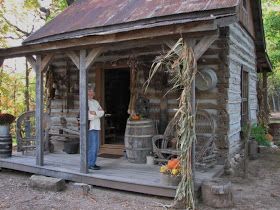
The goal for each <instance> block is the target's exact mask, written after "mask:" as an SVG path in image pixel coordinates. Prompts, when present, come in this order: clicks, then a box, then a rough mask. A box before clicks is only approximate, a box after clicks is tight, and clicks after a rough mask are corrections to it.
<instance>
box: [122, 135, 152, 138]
mask: <svg viewBox="0 0 280 210" xmlns="http://www.w3.org/2000/svg"><path fill="white" fill-rule="evenodd" d="M153 136H154V135H142V136H138V135H137V136H136V135H125V137H134V138H150V137H153Z"/></svg>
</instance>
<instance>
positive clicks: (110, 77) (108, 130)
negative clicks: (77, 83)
mask: <svg viewBox="0 0 280 210" xmlns="http://www.w3.org/2000/svg"><path fill="white" fill-rule="evenodd" d="M103 87H104V91H103V97H102V98H103V107H104V110H105V117H104V118H103V123H102V124H103V133H102V146H101V152H103V153H109V154H123V150H124V134H125V128H126V121H127V118H128V117H129V115H128V113H127V109H128V105H129V100H130V71H129V69H126V68H123V69H105V70H104V71H103Z"/></svg>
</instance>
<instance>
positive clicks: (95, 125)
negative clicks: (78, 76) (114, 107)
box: [88, 99, 104, 130]
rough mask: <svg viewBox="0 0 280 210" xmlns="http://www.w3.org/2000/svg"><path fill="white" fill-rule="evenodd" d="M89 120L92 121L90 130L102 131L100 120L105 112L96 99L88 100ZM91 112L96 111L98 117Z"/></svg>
mask: <svg viewBox="0 0 280 210" xmlns="http://www.w3.org/2000/svg"><path fill="white" fill-rule="evenodd" d="M88 109H89V112H88V120H90V125H89V130H101V126H100V118H101V117H103V115H104V111H103V109H102V107H101V106H100V104H99V103H98V101H96V100H94V99H90V100H88ZM90 111H94V112H95V113H96V115H93V114H90Z"/></svg>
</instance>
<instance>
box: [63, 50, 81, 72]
mask: <svg viewBox="0 0 280 210" xmlns="http://www.w3.org/2000/svg"><path fill="white" fill-rule="evenodd" d="M66 55H67V56H68V57H69V58H70V59H71V61H72V62H73V63H74V64H75V66H76V67H77V68H78V69H80V56H79V55H77V53H76V52H75V51H67V52H66Z"/></svg>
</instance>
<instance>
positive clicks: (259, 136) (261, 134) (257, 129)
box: [251, 124, 270, 146]
mask: <svg viewBox="0 0 280 210" xmlns="http://www.w3.org/2000/svg"><path fill="white" fill-rule="evenodd" d="M251 136H252V137H253V138H254V139H255V140H256V141H257V142H258V143H259V144H260V145H262V146H270V142H269V141H267V139H266V130H265V128H264V127H263V126H260V125H258V124H254V125H253V126H252V130H251Z"/></svg>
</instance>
